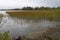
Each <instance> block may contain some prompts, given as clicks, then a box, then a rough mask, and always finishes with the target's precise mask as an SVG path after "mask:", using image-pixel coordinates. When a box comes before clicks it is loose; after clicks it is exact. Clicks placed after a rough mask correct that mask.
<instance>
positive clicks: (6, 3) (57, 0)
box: [0, 0, 60, 8]
mask: <svg viewBox="0 0 60 40" xmlns="http://www.w3.org/2000/svg"><path fill="white" fill-rule="evenodd" d="M24 6H32V7H37V6H38V7H40V6H49V7H54V6H55V7H57V6H60V0H0V8H21V7H24Z"/></svg>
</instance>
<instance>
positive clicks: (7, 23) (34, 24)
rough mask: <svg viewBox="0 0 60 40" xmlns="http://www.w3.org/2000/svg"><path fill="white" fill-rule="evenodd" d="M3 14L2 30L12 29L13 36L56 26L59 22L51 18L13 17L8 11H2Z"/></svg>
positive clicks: (0, 29)
mask: <svg viewBox="0 0 60 40" xmlns="http://www.w3.org/2000/svg"><path fill="white" fill-rule="evenodd" d="M0 14H3V15H4V16H3V18H2V21H1V23H0V31H2V32H5V31H10V34H11V35H12V36H13V37H16V36H19V35H28V34H29V33H31V32H36V31H42V30H45V29H46V28H47V27H55V26H56V25H57V24H59V22H57V21H49V20H46V19H45V20H43V19H41V20H26V19H17V18H12V17H10V16H9V14H7V13H6V11H0Z"/></svg>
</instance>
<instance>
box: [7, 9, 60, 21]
mask: <svg viewBox="0 0 60 40" xmlns="http://www.w3.org/2000/svg"><path fill="white" fill-rule="evenodd" d="M7 13H8V14H9V15H10V16H11V17H15V18H25V19H41V18H42V19H44V18H46V19H50V20H51V19H60V9H55V10H54V9H52V10H30V11H29V10H23V11H12V12H11V11H10V12H9V11H8V12H7Z"/></svg>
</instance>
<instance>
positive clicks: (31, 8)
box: [12, 6, 60, 10]
mask: <svg viewBox="0 0 60 40" xmlns="http://www.w3.org/2000/svg"><path fill="white" fill-rule="evenodd" d="M49 9H60V7H52V8H51V7H43V6H42V7H35V8H33V7H23V8H21V9H20V8H15V9H12V10H49Z"/></svg>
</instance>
